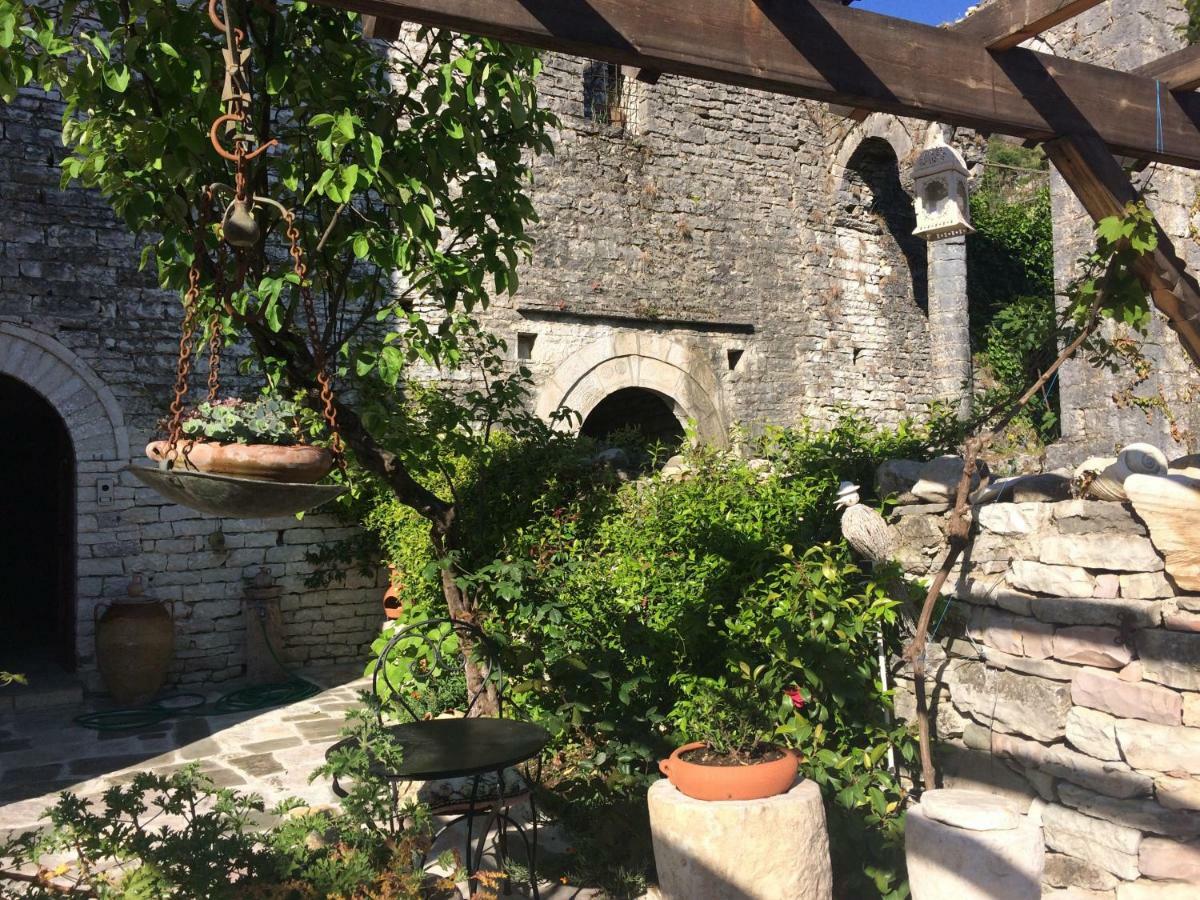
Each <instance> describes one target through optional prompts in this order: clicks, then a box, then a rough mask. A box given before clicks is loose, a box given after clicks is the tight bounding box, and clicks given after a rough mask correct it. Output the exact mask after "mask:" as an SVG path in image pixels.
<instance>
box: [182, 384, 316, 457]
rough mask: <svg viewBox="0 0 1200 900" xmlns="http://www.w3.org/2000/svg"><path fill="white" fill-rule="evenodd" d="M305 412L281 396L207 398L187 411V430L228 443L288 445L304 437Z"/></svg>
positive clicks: (210, 439)
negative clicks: (251, 398) (210, 399)
mask: <svg viewBox="0 0 1200 900" xmlns="http://www.w3.org/2000/svg"><path fill="white" fill-rule="evenodd" d="M301 414H302V410H301V407H300V406H299V405H298V404H296V403H294V402H292V401H291V400H284V399H282V398H279V397H270V396H262V397H258V398H257V399H255V400H238V399H229V400H218V401H216V402H215V403H209V402H208V401H205V402H204V403H201V404H199V405H198V406H197V407H196V409H195V410H193V411H192V412H191V413H189V414H187V415H186V417H185V418H184V420H183V433H184V434H185V435H187V436H188V437H193V438H195V437H199V438H202V439H204V440H209V441H220V442H222V443H226V444H276V445H280V446H286V445H291V444H295V443H298V442H299V441H301V439H302V438H303V432H302V430H301V426H300V420H301Z"/></svg>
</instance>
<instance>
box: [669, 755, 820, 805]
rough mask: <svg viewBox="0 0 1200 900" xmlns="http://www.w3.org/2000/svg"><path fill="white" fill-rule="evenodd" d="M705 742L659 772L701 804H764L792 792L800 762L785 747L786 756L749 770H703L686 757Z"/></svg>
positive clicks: (738, 768)
mask: <svg viewBox="0 0 1200 900" xmlns="http://www.w3.org/2000/svg"><path fill="white" fill-rule="evenodd" d="M704 746H705V744H704V742H703V741H696V742H695V743H691V744H684V745H683V746H682V747H680V748H679V749H677V750H676V751H675V752H674V753H672V754H671V756H670V757H669V758H668V759H663V760H659V763H658V768H659V771H661V772H662V773H663V774H664V775H666V776H667V778H668V779H669V780H670V782H671V784H673V785H675V787H677V788H678V789H679V792H680V793H682V794H686V795H687V796H689V797H694V798H695V799H697V800H760V799H762V798H763V797H774V796H775V795H776V794H782V793H785V792H786V791H789V790H791V788H792V785H794V784H795V783H796V772H797V770H798V769H799V766H800V758H799V757H798V756H797V755H796V753H795V752H794V751H792V750H788V749H786V748H784V747H780V748H779V749H780V750H782V751H783V756H782V757H780V758H779V759H773V760H771V761H770V762H761V763H753V764H751V765H748V766H702V765H700V764H699V763H692V762H687V761H686V760H684V759H683V758H682V757H683V754H684V753H687V752H688V751H689V750H699V749H701V748H702V747H704Z"/></svg>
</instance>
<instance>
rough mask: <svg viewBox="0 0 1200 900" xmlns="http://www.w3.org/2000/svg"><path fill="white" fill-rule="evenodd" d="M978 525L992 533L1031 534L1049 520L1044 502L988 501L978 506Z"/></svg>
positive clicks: (1048, 513) (1047, 506) (1048, 510)
mask: <svg viewBox="0 0 1200 900" xmlns="http://www.w3.org/2000/svg"><path fill="white" fill-rule="evenodd" d="M978 518H979V527H980V528H982V529H983V530H984V531H990V532H992V533H993V534H1032V533H1033V532H1035V531H1037V530H1038V529H1039V528H1041V527H1042V526H1043V525H1045V524H1046V523H1047V522H1049V521H1050V506H1049V505H1048V504H1045V503H989V504H987V505H986V506H982V507H980V508H979V513H978Z"/></svg>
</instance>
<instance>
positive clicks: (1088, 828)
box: [1042, 803, 1142, 880]
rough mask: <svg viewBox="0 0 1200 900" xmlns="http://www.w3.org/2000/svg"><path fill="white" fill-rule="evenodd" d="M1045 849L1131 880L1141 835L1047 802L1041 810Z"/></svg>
mask: <svg viewBox="0 0 1200 900" xmlns="http://www.w3.org/2000/svg"><path fill="white" fill-rule="evenodd" d="M1042 829H1043V831H1044V832H1045V835H1046V846H1047V847H1050V848H1051V849H1053V850H1057V851H1059V852H1060V853H1066V854H1068V855H1069V856H1074V857H1076V858H1078V859H1082V860H1084V861H1085V862H1089V863H1091V864H1092V865H1094V866H1097V867H1099V868H1101V869H1103V870H1104V871H1106V872H1110V873H1112V874H1113V875H1116V876H1117V877H1118V878H1124V879H1126V880H1131V879H1134V878H1137V877H1138V871H1139V870H1138V857H1137V854H1138V849H1139V847H1140V846H1141V842H1142V833H1141V832H1140V831H1138V830H1137V829H1134V828H1127V827H1125V826H1124V825H1115V824H1113V823H1112V822H1105V821H1103V820H1101V819H1094V818H1092V817H1091V816H1088V815H1084V814H1083V813H1081V812H1077V811H1075V810H1073V809H1069V808H1068V807H1065V806H1060V805H1058V804H1056V803H1049V804H1047V805H1046V808H1045V809H1043V810H1042Z"/></svg>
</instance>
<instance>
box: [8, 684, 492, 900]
mask: <svg viewBox="0 0 1200 900" xmlns="http://www.w3.org/2000/svg"><path fill="white" fill-rule="evenodd" d="M344 735H345V736H347V737H350V738H353V741H352V742H351V743H350V744H349V745H348V747H347V748H346V749H344V750H341V751H339V752H337V753H335V754H332V756H331V758H330V760H329V761H328V762H327V763H326V764H325V765H324V766H322V767H321V768H320V769H318V770H317V771H316V772H314V773H313V777H314V778H316V777H318V776H321V777H337V778H338V780H339V782H340V783H341V784H343V785H346V786H348V788H349V790H348V793H349V796H348V797H347V798H346V799H345V800H343V801H342V803H341V806H340V808H339V809H337V810H336V811H333V810H327V809H312V808H309V807H306V806H304V805H303V803H302V802H301V801H299V800H294V799H293V800H285V801H282V802H281V803H279V804H278V805H277V806H275V807H273V808H272V809H270V810H267V809H266V807H265V804H264V802H263V799H262V798H261V797H260V796H258V795H256V794H243V793H240V792H238V791H234V790H230V789H226V788H218V787H217V786H216V785H215V784H214V783H213V782H212V780H211V779H209V778H208V777H207V776H205V775H203V774H201V773H200V771H199V767H198V765H197V764H193V765H191V766H188V767H186V768H184V769H182V770H180V771H178V772H173V773H170V774H159V773H155V772H140V773H138V774H136V775H135V776H134V777H133V778H132V779H131V780H130V781H129V782H128V783H127V784H122V785H115V786H113V787H111V788H109V789H108V790H107V791H105V793H104V795H103V797H102V799H101V801H100V802H99V803H97V802H96V801H92V800H85V799H82V798H80V797H77V796H75V795H73V794H70V793H63V794H62V795H61V796H60V798H59V800H58V802H57V803H56V804H55V805H54V806H53V807H51V808H50V809H49V810H48V811H47V812H46V816H45V817H46V818H47V819H48V822H49V824H48V827H46V828H44V829H42V830H40V831H31V832H26V833H24V834H21V835H18V836H16V837H13V838H11V839H9V840H8V841H7V842H6V843H4V844H2V845H0V867H3V869H5V870H6V871H7V872H15V871H25V872H28V871H30V870H34V871H36V872H37V873H38V875H37V877H36V878H35V879H33V880H31V881H13V880H9V882H8V884H6V892H5V894H4V896H6V897H24V898H38V900H49V898H55V897H62V896H64V895H72V896H88V897H101V898H114V900H115V898H139V900H140V898H146V900H151V898H169V897H179V898H192V897H205V898H213V900H221V898H231V900H232V898H235V897H263V898H280V900H282V898H292V900H306V898H311V900H318V898H325V897H358V898H363V900H368V898H379V900H383V898H396V900H402V898H412V900H416V898H419V897H425V896H427V889H428V888H429V887H430V880H429V877H428V876H426V875H425V873H424V872H423V871H422V867H421V865H420V861H421V859H422V857H423V855H424V854H425V853H427V852H428V850H429V847H430V844H431V838H432V833H433V828H432V821H431V819H430V816H429V812H428V809H426V808H425V807H423V806H421V805H420V804H418V803H416V802H415V801H412V800H399V799H397V798H396V797H395V796H394V795H393V792H392V786H391V784H390V783H389V782H388V781H387V780H386V779H385V778H382V777H381V776H380V775H379V771H380V769H379V768H378V766H379V764H381V763H382V764H383V765H384V766H386V765H393V766H394V765H395V764H397V763H398V762H399V760H400V749H399V747H398V746H397V745H396V744H395V742H394V741H393V740H392V739H391V737H390V736H389V735H388V733H387V732H386V731H384V730H383V729H382V728H380V727H379V726H378V725H377V724H376V719H375V715H374V710H373V708H372V707H371V706H370V705H369V704H368V705H366V706H364V707H362V708H359V709H357V710H355V711H354V712H352V713H350V714H349V716H348V727H347V729H346V731H345V732H344ZM268 816H269V817H270V818H271V820H272V821H273V822H274V824H273V825H270V826H269V827H263V826H261V825H260V824H259V823H261V821H262V820H263V819H264V818H266V817H268ZM160 817H170V818H171V824H169V825H167V826H164V825H162V824H161V819H160ZM63 854H66V855H65V856H63ZM48 857H53V858H54V859H55V860H57V859H60V858H64V859H66V860H67V861H65V862H62V863H57V864H53V865H48V864H44V863H43V860H45V859H46V858H48ZM439 863H441V864H443V865H444V866H445V867H446V869H447V871H449V872H450V873H451V875H450V876H449V877H448V879H447V880H446V881H445V882H439V880H438V879H434V882H435V883H437V884H435V886H439V885H440V886H441V887H446V886H447V884H448V883H452V882H453V881H454V880H455V879H456V878H458V877H460V876H461V875H462V871H461V868H460V867H459V866H458V864H457V862H456V860H455V859H454V858H453V857H452V856H451V855H446V856H445V857H444V858H441V859H439ZM489 874H490V875H494V874H495V873H489ZM478 896H479V897H480V898H485V897H494V896H495V895H494V894H493V893H491V892H490V891H489V892H480V893H479V894H478Z"/></svg>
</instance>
